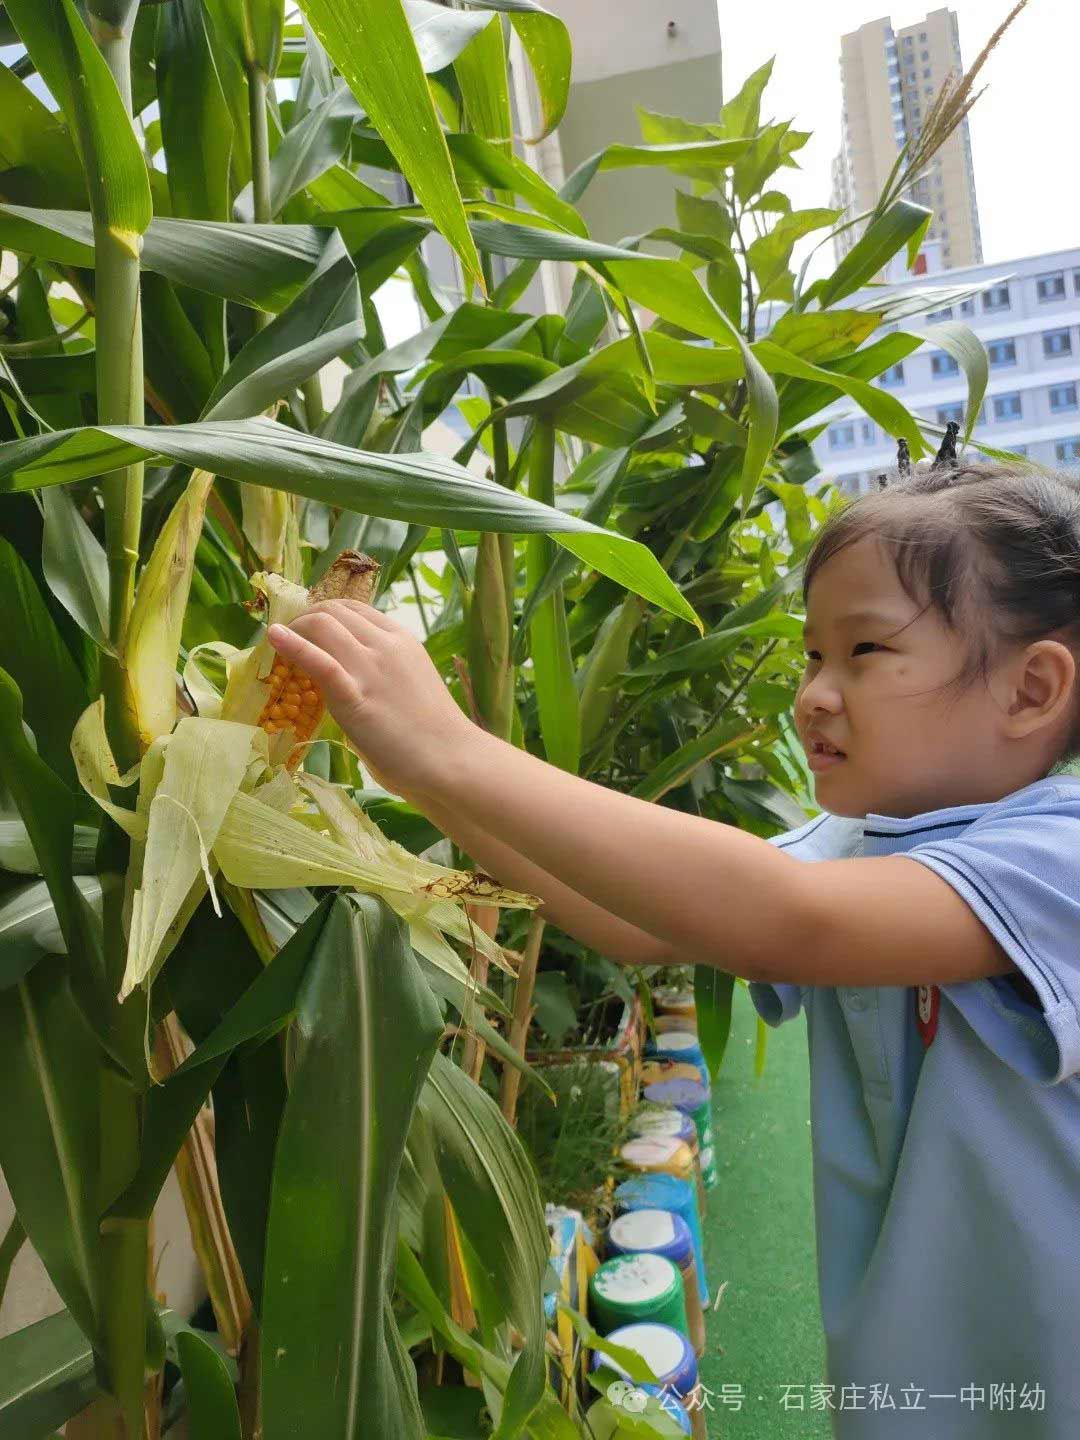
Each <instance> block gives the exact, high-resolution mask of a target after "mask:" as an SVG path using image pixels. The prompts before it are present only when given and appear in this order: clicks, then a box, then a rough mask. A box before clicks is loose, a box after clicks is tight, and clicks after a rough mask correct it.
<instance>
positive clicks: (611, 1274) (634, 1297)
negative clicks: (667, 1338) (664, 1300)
mask: <svg viewBox="0 0 1080 1440" xmlns="http://www.w3.org/2000/svg"><path fill="white" fill-rule="evenodd" d="M675 1274H676V1272H675V1267H674V1265H673V1264H672V1263H671V1261H670V1260H667V1259H665V1257H664V1256H663V1255H616V1257H615V1258H614V1260H606V1261H605V1262H604V1264H603V1265H601V1267H600V1269H599V1270H598V1271H597V1272H596V1277H595V1279H594V1280H593V1286H594V1287H595V1289H596V1293H597V1294H598V1295H602V1296H603V1297H604V1299H605V1300H610V1301H611V1303H612V1304H613V1305H640V1304H642V1303H644V1302H646V1301H649V1300H659V1299H660V1297H661V1296H662V1295H666V1294H667V1292H668V1291H669V1290H670V1289H671V1287H672V1284H673V1283H674V1279H675Z"/></svg>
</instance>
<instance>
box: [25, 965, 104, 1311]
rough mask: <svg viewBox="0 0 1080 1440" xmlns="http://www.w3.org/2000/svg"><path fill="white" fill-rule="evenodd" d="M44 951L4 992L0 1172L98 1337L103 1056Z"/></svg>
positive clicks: (35, 1240) (51, 1268) (68, 1295)
mask: <svg viewBox="0 0 1080 1440" xmlns="http://www.w3.org/2000/svg"><path fill="white" fill-rule="evenodd" d="M67 963H68V962H67V958H66V957H65V956H59V955H50V956H45V957H43V958H42V959H40V960H39V961H38V963H37V964H36V965H35V966H34V968H33V969H32V970H31V971H30V972H29V973H28V974H27V975H26V976H24V978H23V979H22V980H19V981H17V982H16V983H15V984H14V985H12V986H9V987H8V988H7V989H5V990H2V991H0V1087H2V1089H3V1093H4V1096H5V1100H6V1103H5V1104H4V1105H3V1106H2V1107H0V1169H2V1170H3V1173H4V1178H5V1179H6V1181H7V1184H8V1187H9V1189H10V1191H11V1196H12V1199H13V1200H14V1201H15V1209H16V1211H17V1213H18V1215H19V1218H20V1220H21V1221H22V1223H23V1225H24V1226H25V1227H26V1233H27V1235H28V1236H29V1237H30V1242H31V1244H32V1245H33V1247H34V1249H35V1251H36V1252H37V1254H38V1255H39V1256H40V1257H41V1261H42V1264H43V1265H44V1266H45V1269H46V1270H47V1271H48V1273H49V1278H50V1279H51V1280H52V1282H53V1284H54V1285H55V1286H56V1288H57V1290H58V1291H59V1293H60V1295H61V1297H62V1299H63V1300H64V1303H65V1304H66V1305H67V1306H68V1308H69V1309H70V1311H71V1313H72V1316H73V1317H74V1319H75V1321H76V1322H77V1324H78V1325H79V1328H80V1329H81V1330H82V1332H83V1334H84V1335H86V1336H87V1337H88V1338H91V1339H92V1338H94V1337H95V1335H96V1333H97V1247H98V1208H97V1206H98V1194H97V1177H98V1095H97V1084H96V1083H95V1077H96V1076H97V1074H98V1071H99V1069H100V1062H101V1052H100V1051H99V1049H98V1047H97V1043H96V1041H95V1040H94V1039H93V1037H92V1035H91V1033H90V1030H89V1028H88V1027H87V1025H86V1022H85V1021H84V1020H83V1017H82V1014H81V1013H80V1011H79V1008H78V1006H77V1005H76V1003H75V1000H74V998H73V997H72V994H71V989H70V986H69V984H68V978H67Z"/></svg>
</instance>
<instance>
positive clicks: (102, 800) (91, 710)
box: [71, 696, 146, 837]
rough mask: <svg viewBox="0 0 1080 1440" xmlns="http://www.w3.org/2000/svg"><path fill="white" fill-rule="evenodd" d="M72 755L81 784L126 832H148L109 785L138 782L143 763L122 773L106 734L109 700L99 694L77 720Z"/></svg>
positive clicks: (72, 737) (134, 833)
mask: <svg viewBox="0 0 1080 1440" xmlns="http://www.w3.org/2000/svg"><path fill="white" fill-rule="evenodd" d="M71 756H72V759H73V760H74V761H75V773H76V774H77V775H78V777H79V783H80V785H82V787H83V789H84V790H85V791H86V793H87V794H88V795H90V796H91V797H92V798H93V799H94V800H96V801H97V803H98V804H99V805H100V806H101V808H102V810H104V811H105V813H106V814H107V815H109V816H111V817H112V819H113V820H115V821H116V823H117V825H119V826H120V828H121V830H123V831H124V832H125V833H126V834H128V835H130V836H132V837H135V836H142V835H145V833H146V831H145V824H144V822H143V821H142V820H141V819H140V818H139V816H138V815H137V814H136V812H135V811H134V810H128V809H126V808H125V807H124V806H123V805H117V804H116V803H115V802H114V801H113V800H112V798H111V797H110V795H109V786H110V785H116V786H120V787H124V786H127V785H134V783H135V781H136V780H138V778H139V768H140V767H139V766H138V765H135V766H133V767H132V768H131V769H130V770H129V771H128V772H127V774H126V775H121V774H120V771H119V770H118V769H117V765H116V761H115V760H114V759H113V753H112V749H111V747H110V745H109V739H108V736H107V735H106V733H105V699H104V696H99V697H98V699H97V700H95V701H94V703H93V704H92V705H88V706H87V708H86V709H85V710H84V711H83V713H82V714H81V715H80V716H79V718H78V720H77V721H76V722H75V729H74V730H73V731H72V734H71Z"/></svg>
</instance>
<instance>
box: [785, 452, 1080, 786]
mask: <svg viewBox="0 0 1080 1440" xmlns="http://www.w3.org/2000/svg"><path fill="white" fill-rule="evenodd" d="M952 429H953V427H951V426H950V431H951V430H952ZM944 459H945V456H944V455H943V456H939V459H938V461H937V462H936V463H935V464H934V465H933V466H932V467H931V468H930V469H926V470H915V471H912V470H911V469H910V466H909V465H908V463H907V457H906V447H904V446H901V455H900V468H898V469H897V470H894V471H892V472H891V473H890V474H889V475H886V476H882V477H881V480H880V482H879V483H880V484H881V485H882V488H881V489H879V490H877V491H872V492H870V493H868V494H865V495H860V496H858V497H857V498H856V499H854V500H853V501H851V502H850V503H849V504H847V505H846V506H844V507H843V508H842V509H840V510H838V511H835V512H834V513H833V514H832V515H830V516H829V518H828V520H826V522H825V523H824V525H823V526H822V528H821V530H820V531H819V532H818V534H817V536H816V537H815V540H814V544H813V546H812V548H811V550H810V553H809V555H808V556H807V559H806V563H805V568H804V572H803V582H802V590H803V603H804V606H805V603H806V600H807V597H808V595H809V592H810V583H811V581H812V580H813V578H814V576H815V575H816V574H817V572H818V571H819V570H820V569H821V567H822V565H824V564H825V562H826V560H828V559H829V558H830V557H831V556H832V555H835V554H836V553H837V552H838V551H840V550H843V549H845V548H846V547H847V546H848V545H852V544H854V543H855V542H856V541H858V540H861V539H863V538H864V537H866V536H870V535H873V536H876V537H877V539H878V540H879V541H880V542H881V543H882V545H883V547H884V548H885V550H886V551H887V552H888V553H889V554H890V556H891V558H892V560H893V563H894V565H895V567H896V573H897V578H898V579H899V581H900V583H901V585H902V586H903V588H904V591H905V592H906V594H907V595H908V597H909V598H910V599H911V600H912V601H913V602H914V603H915V604H916V605H918V606H919V607H920V613H923V611H925V610H926V609H928V608H929V607H930V606H933V607H934V609H935V610H937V612H938V613H939V614H940V615H941V617H942V619H943V620H944V622H945V624H946V625H947V626H948V628H949V629H950V630H952V631H954V632H956V633H963V634H964V635H966V636H967V637H968V641H969V644H968V652H969V653H968V657H967V660H966V662H965V664H964V666H963V668H962V669H961V671H960V673H959V675H957V676H956V677H955V679H954V680H952V681H951V682H949V683H948V684H947V685H946V686H945V687H943V688H944V689H946V690H948V691H957V692H960V693H963V692H964V691H966V690H968V689H970V687H971V686H972V685H973V684H974V683H975V682H976V681H977V680H982V681H983V682H984V683H986V682H987V681H988V680H989V678H990V675H991V673H992V671H993V670H994V669H995V668H996V666H997V665H998V663H999V662H1000V661H1001V660H1003V659H1004V658H1005V656H1006V655H1007V654H1008V653H1009V652H1010V651H1011V650H1012V648H1013V647H1014V646H1022V645H1025V644H1029V643H1031V642H1032V641H1035V640H1042V639H1046V638H1049V637H1051V636H1053V638H1054V639H1059V640H1061V642H1062V643H1063V644H1064V645H1066V646H1068V648H1069V649H1070V650H1071V652H1072V654H1073V657H1074V658H1075V659H1076V661H1077V667H1078V672H1080V483H1078V481H1077V479H1076V478H1075V477H1073V476H1071V475H1067V474H1064V473H1063V472H1060V471H1054V470H1048V469H1042V468H1039V467H1036V466H1034V465H1007V464H990V463H965V462H960V463H957V462H956V461H952V459H951V456H949V457H948V459H949V460H950V461H951V463H942V462H943V460H944ZM1073 698H1074V706H1073V723H1072V728H1071V731H1070V733H1069V736H1068V738H1067V741H1066V746H1065V750H1064V752H1063V754H1062V755H1061V756H1059V757H1058V760H1057V762H1055V763H1056V764H1060V763H1062V762H1063V761H1070V760H1072V759H1073V758H1074V757H1075V756H1077V755H1078V754H1080V680H1078V682H1077V683H1076V684H1075V685H1074V696H1073Z"/></svg>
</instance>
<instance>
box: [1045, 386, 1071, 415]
mask: <svg viewBox="0 0 1080 1440" xmlns="http://www.w3.org/2000/svg"><path fill="white" fill-rule="evenodd" d="M1050 409H1051V410H1053V411H1055V412H1056V411H1060V410H1075V409H1076V386H1075V385H1051V386H1050Z"/></svg>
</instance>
